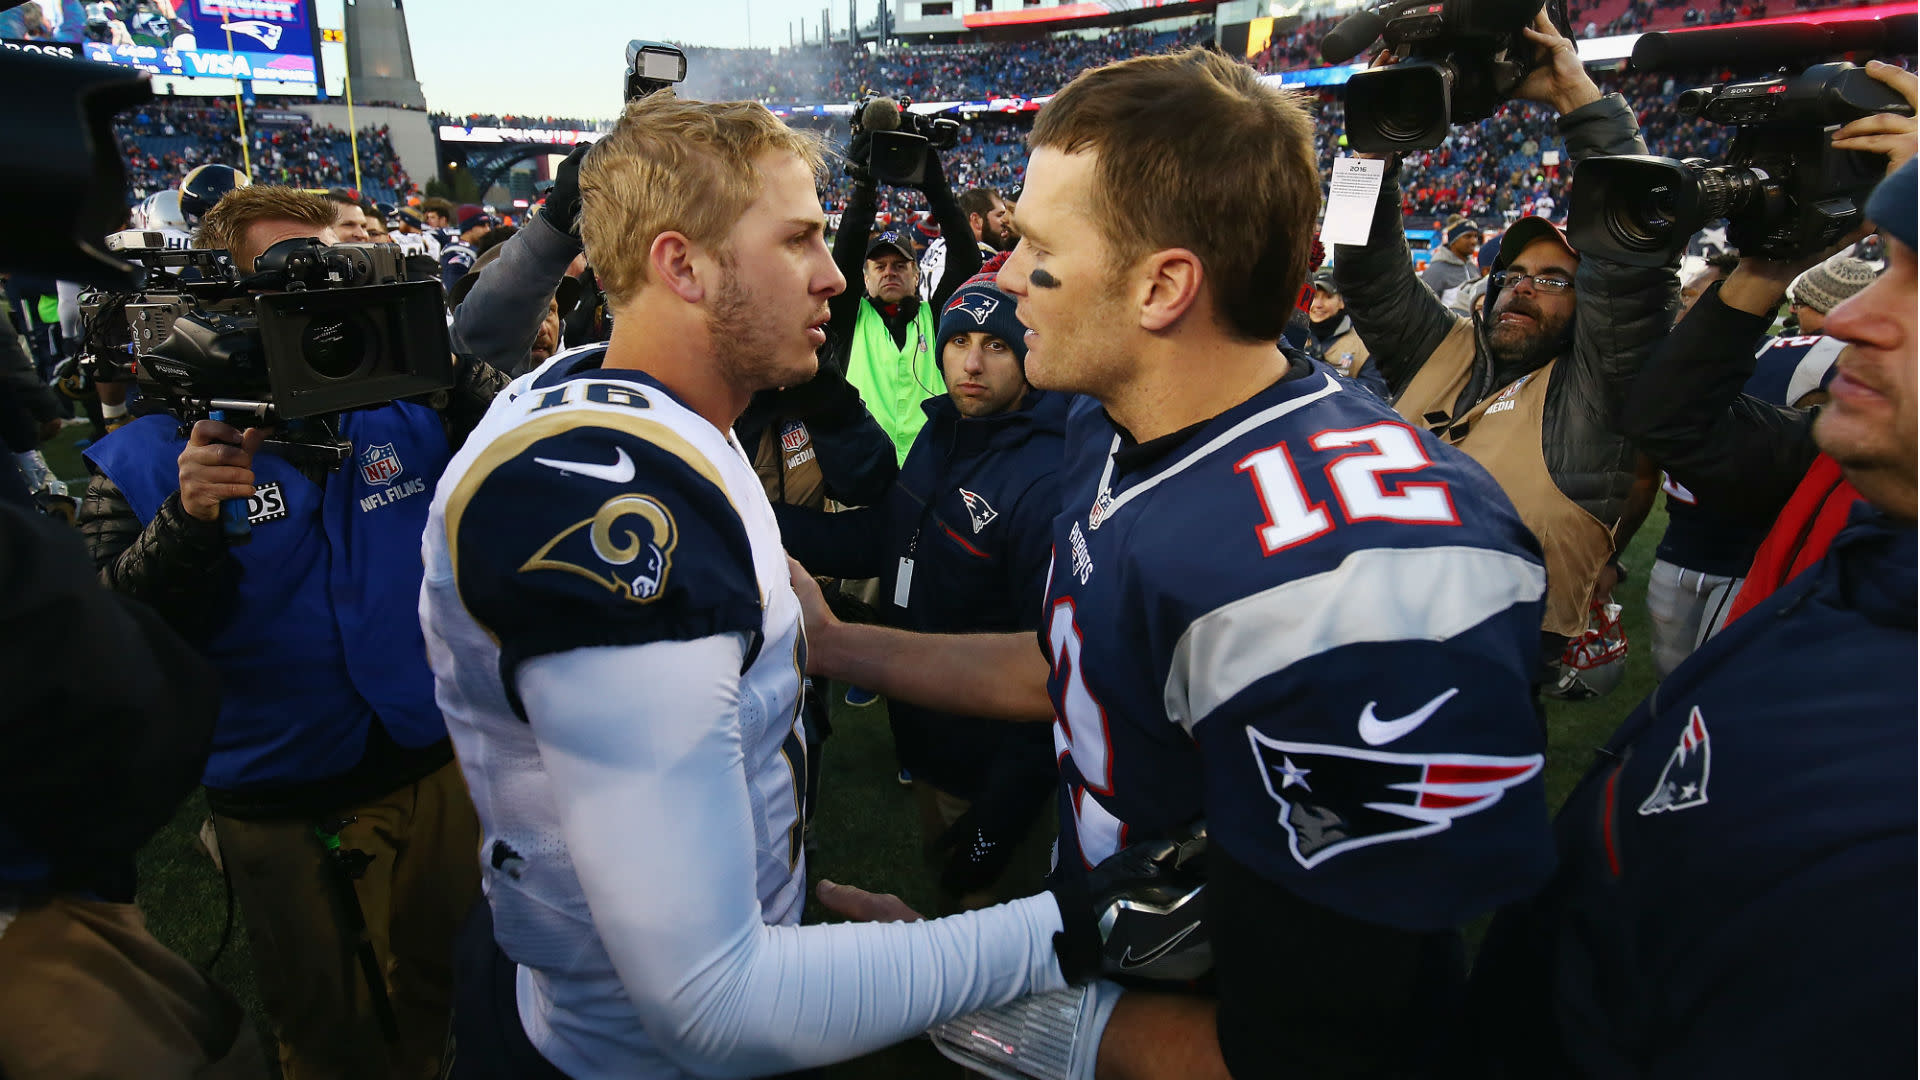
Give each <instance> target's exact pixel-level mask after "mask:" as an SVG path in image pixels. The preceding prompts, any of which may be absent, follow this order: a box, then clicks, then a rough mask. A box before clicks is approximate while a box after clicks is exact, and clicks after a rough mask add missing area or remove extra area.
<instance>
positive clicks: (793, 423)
mask: <svg viewBox="0 0 1920 1080" xmlns="http://www.w3.org/2000/svg"><path fill="white" fill-rule="evenodd" d="M806 445H807V425H805V424H803V423H801V422H800V421H798V420H789V421H787V426H786V427H783V428H781V429H780V449H781V450H784V451H786V452H787V453H789V454H791V453H793V452H794V451H796V450H799V449H802V448H804V447H805V446H806Z"/></svg>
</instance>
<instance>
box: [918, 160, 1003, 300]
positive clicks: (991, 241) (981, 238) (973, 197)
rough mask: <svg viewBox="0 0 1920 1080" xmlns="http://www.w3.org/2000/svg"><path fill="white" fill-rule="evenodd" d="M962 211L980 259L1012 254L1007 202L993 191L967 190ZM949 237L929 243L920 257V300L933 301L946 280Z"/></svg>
mask: <svg viewBox="0 0 1920 1080" xmlns="http://www.w3.org/2000/svg"><path fill="white" fill-rule="evenodd" d="M960 209H961V210H962V211H964V212H965V213H966V215H967V227H968V228H969V229H971V230H973V246H974V247H977V248H979V249H980V258H982V259H991V258H993V256H994V255H995V254H997V253H999V252H1002V251H1012V250H1013V245H1014V237H1013V236H1012V235H1011V234H1009V233H1008V231H1007V224H1008V223H1009V222H1010V221H1012V220H1013V210H1012V208H1011V207H1009V206H1008V205H1007V200H1006V199H1005V198H1004V197H1003V196H1001V194H1000V193H999V192H997V191H995V190H993V189H992V188H984V187H977V188H968V189H967V190H965V191H963V192H961V193H960ZM946 269H947V236H946V234H945V233H942V234H941V235H939V236H936V237H934V238H933V239H932V240H930V241H928V242H927V250H926V251H924V252H922V253H921V255H920V298H921V299H923V300H927V299H931V298H932V297H933V290H934V287H935V286H936V285H938V284H939V283H940V282H941V281H942V280H944V279H945V277H946Z"/></svg>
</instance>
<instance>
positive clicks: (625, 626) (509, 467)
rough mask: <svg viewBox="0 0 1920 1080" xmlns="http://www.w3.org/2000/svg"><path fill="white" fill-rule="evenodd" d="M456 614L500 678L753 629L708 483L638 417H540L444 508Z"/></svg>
mask: <svg viewBox="0 0 1920 1080" xmlns="http://www.w3.org/2000/svg"><path fill="white" fill-rule="evenodd" d="M446 531H447V547H448V552H449V555H450V559H451V562H452V569H453V573H454V579H455V583H456V584H457V586H458V588H459V590H460V599H461V602H462V603H463V604H464V605H465V606H466V609H467V611H468V612H469V613H470V614H471V615H472V616H473V617H474V619H475V620H476V621H478V622H479V623H480V625H481V626H483V627H485V628H486V630H487V631H488V632H489V633H491V634H492V635H493V637H494V639H495V640H496V641H498V642H499V644H500V649H501V654H502V656H501V661H502V662H501V667H502V670H503V672H509V673H510V672H512V671H513V670H514V668H515V667H517V666H518V664H519V663H520V662H522V661H525V660H527V659H530V658H532V657H536V656H541V655H545V654H547V653H554V652H563V651H566V650H568V649H577V648H585V647H589V646H596V645H643V644H647V643H649V642H654V641H691V640H695V639H697V638H703V637H710V636H712V635H715V634H724V633H733V632H744V633H748V634H754V633H757V632H759V630H760V620H761V604H760V589H759V583H758V580H757V579H756V577H755V575H754V569H753V552H752V547H751V545H750V544H749V542H748V539H747V533H746V529H745V527H744V526H743V525H742V524H741V520H740V514H739V512H738V511H737V510H736V509H735V507H734V505H733V503H732V501H731V500H730V499H729V497H728V495H727V492H726V488H725V486H724V483H723V481H722V480H721V478H720V473H719V470H718V469H717V468H716V467H715V466H714V464H713V463H712V462H711V461H710V460H708V459H707V458H706V457H705V456H704V455H702V454H701V453H700V452H699V451H698V450H697V449H695V448H694V447H693V446H692V445H691V444H690V443H688V442H687V441H686V439H685V438H684V437H682V436H681V435H680V434H679V433H678V432H676V431H674V430H673V429H672V428H671V427H669V426H667V425H665V424H662V423H660V422H659V421H657V420H653V419H650V418H644V417H624V416H596V417H583V416H581V415H580V414H579V413H570V414H555V415H554V416H552V417H541V418H537V419H534V420H531V421H528V422H527V423H524V424H521V425H519V426H518V427H515V428H513V429H512V430H510V431H508V432H506V433H504V434H503V435H501V436H500V437H499V438H498V439H496V440H495V441H494V442H493V443H492V444H491V445H490V446H488V447H487V449H486V450H485V451H484V452H483V453H482V454H481V455H480V457H479V459H478V460H477V461H475V462H474V464H473V466H472V467H471V468H470V469H469V470H468V471H467V473H466V475H465V476H464V477H462V478H461V480H460V482H459V483H458V484H457V485H456V486H455V488H454V490H453V491H452V492H451V493H450V495H449V496H448V499H447V509H446Z"/></svg>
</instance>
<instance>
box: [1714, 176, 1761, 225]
mask: <svg viewBox="0 0 1920 1080" xmlns="http://www.w3.org/2000/svg"><path fill="white" fill-rule="evenodd" d="M1762 179H1763V178H1762V177H1761V176H1760V175H1758V174H1756V173H1755V172H1754V171H1753V170H1752V169H1742V168H1736V167H1734V166H1732V165H1716V166H1714V167H1712V168H1710V169H1702V170H1700V212H1701V214H1702V215H1703V216H1704V217H1705V218H1706V219H1707V220H1709V221H1711V220H1713V219H1714V218H1723V217H1733V216H1734V215H1736V214H1738V213H1739V212H1740V211H1742V210H1744V209H1746V208H1747V204H1749V203H1751V202H1752V201H1753V197H1754V195H1755V194H1757V193H1758V192H1759V190H1760V187H1761V183H1762Z"/></svg>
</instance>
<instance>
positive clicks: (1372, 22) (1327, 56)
mask: <svg viewBox="0 0 1920 1080" xmlns="http://www.w3.org/2000/svg"><path fill="white" fill-rule="evenodd" d="M1386 28H1387V20H1385V19H1383V18H1381V17H1380V16H1379V15H1378V14H1377V13H1375V12H1371V11H1362V12H1360V13H1359V14H1357V15H1349V16H1347V17H1346V18H1345V19H1342V20H1340V25H1339V26H1336V27H1334V28H1333V29H1331V30H1329V31H1327V36H1326V37H1323V38H1321V39H1320V56H1321V59H1324V60H1325V61H1326V62H1327V63H1329V64H1344V63H1346V62H1347V61H1349V60H1351V59H1353V58H1354V57H1356V56H1358V55H1360V53H1361V51H1362V50H1364V49H1365V48H1366V47H1367V46H1369V45H1371V44H1373V42H1374V40H1375V39H1376V38H1378V37H1379V36H1380V31H1382V30H1385V29H1386Z"/></svg>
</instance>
